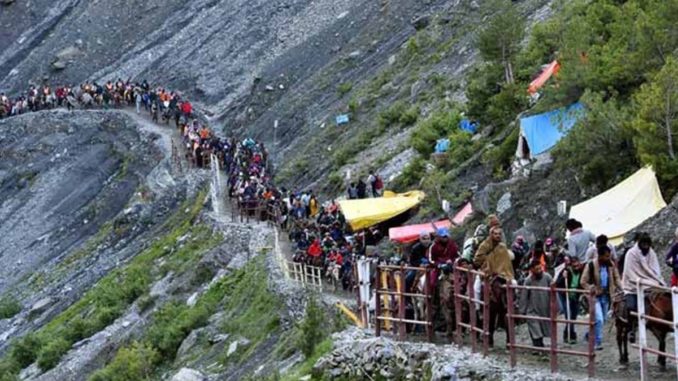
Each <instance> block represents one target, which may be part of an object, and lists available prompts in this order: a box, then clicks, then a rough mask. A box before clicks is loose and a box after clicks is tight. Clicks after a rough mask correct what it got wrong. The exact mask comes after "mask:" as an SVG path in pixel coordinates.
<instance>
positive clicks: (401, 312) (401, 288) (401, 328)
mask: <svg viewBox="0 0 678 381" xmlns="http://www.w3.org/2000/svg"><path fill="white" fill-rule="evenodd" d="M404 267H405V266H403V265H402V264H401V265H400V277H399V278H400V284H399V285H398V294H399V297H398V299H399V300H398V318H399V319H400V322H398V336H399V338H400V340H401V341H405V338H406V336H407V327H406V326H405V322H404V320H405V295H403V294H404V293H405V268H404Z"/></svg>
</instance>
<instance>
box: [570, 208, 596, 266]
mask: <svg viewBox="0 0 678 381" xmlns="http://www.w3.org/2000/svg"><path fill="white" fill-rule="evenodd" d="M565 227H566V228H567V230H568V231H569V232H570V237H569V238H568V239H567V248H568V249H567V250H568V252H567V254H569V255H570V257H577V258H579V261H580V262H585V261H586V251H587V250H588V248H589V243H593V242H596V236H595V235H593V233H591V232H590V231H588V230H584V227H583V225H582V223H581V222H579V221H577V220H575V219H574V218H570V219H569V220H567V221H566V222H565Z"/></svg>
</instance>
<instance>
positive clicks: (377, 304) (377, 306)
mask: <svg viewBox="0 0 678 381" xmlns="http://www.w3.org/2000/svg"><path fill="white" fill-rule="evenodd" d="M376 276H377V278H376V279H377V287H375V288H374V335H375V336H377V337H379V336H381V321H380V320H379V318H380V317H381V298H380V297H379V287H380V286H381V281H380V279H381V269H380V268H379V265H377V274H376Z"/></svg>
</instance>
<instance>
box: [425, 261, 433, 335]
mask: <svg viewBox="0 0 678 381" xmlns="http://www.w3.org/2000/svg"><path fill="white" fill-rule="evenodd" d="M424 278H425V279H424V280H425V282H426V284H425V285H424V294H426V295H425V297H424V300H425V303H426V322H427V324H426V338H427V339H428V341H429V342H431V343H432V342H433V328H434V327H433V311H432V309H433V303H432V301H431V298H432V295H433V291H432V290H431V282H430V281H429V280H430V278H431V268H430V267H428V268H426V273H424Z"/></svg>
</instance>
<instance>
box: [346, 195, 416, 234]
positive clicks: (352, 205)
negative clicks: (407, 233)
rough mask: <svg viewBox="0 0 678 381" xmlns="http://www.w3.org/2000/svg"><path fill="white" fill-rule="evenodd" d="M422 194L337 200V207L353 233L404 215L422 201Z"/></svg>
mask: <svg viewBox="0 0 678 381" xmlns="http://www.w3.org/2000/svg"><path fill="white" fill-rule="evenodd" d="M424 196H425V195H424V192H421V191H411V192H407V193H400V194H396V193H393V192H390V191H386V192H384V197H378V198H365V199H361V200H339V201H338V203H339V207H340V208H341V212H342V213H344V216H345V217H346V221H348V223H349V224H350V225H351V228H352V229H353V230H354V231H357V230H360V229H365V228H367V227H370V226H372V225H376V224H378V223H380V222H384V221H386V220H388V219H390V218H393V217H395V216H397V215H399V214H401V213H404V212H406V211H408V210H410V209H412V208H414V207H415V206H417V205H419V203H420V202H421V201H422V200H423V199H424Z"/></svg>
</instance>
